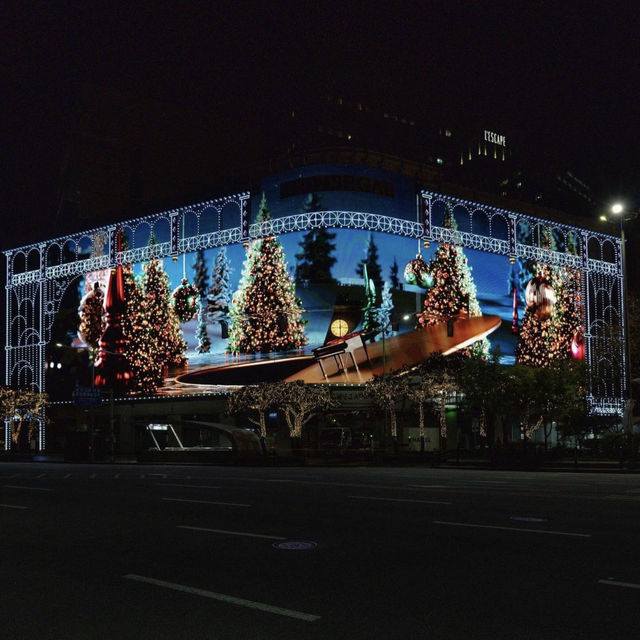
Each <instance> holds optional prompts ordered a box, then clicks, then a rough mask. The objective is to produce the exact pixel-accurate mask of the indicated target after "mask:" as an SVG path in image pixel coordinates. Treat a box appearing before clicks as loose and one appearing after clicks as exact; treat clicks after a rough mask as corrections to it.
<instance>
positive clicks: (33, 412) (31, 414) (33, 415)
mask: <svg viewBox="0 0 640 640" xmlns="http://www.w3.org/2000/svg"><path fill="white" fill-rule="evenodd" d="M48 403H49V396H48V395H47V394H46V393H40V392H38V391H32V390H31V389H8V388H5V387H0V412H1V413H0V417H1V418H3V419H4V420H8V421H9V424H10V437H11V441H12V443H13V445H14V446H15V447H19V448H23V443H24V441H25V440H26V442H27V443H28V442H29V441H30V440H31V438H32V437H33V436H34V435H35V434H36V433H37V430H38V426H39V424H40V420H41V419H42V410H43V409H44V408H45V407H46V406H47V404H48ZM25 425H26V431H25ZM26 446H27V445H26V444H25V445H24V448H26Z"/></svg>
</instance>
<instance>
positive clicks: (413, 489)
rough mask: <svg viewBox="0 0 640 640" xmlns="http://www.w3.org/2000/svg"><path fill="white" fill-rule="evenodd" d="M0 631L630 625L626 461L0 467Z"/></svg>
mask: <svg viewBox="0 0 640 640" xmlns="http://www.w3.org/2000/svg"><path fill="white" fill-rule="evenodd" d="M0 523H1V528H0V541H1V542H2V551H1V552H0V558H1V565H0V579H1V582H0V584H2V596H1V600H0V602H1V604H0V614H1V616H2V618H1V619H2V632H0V637H2V638H7V639H13V638H20V639H21V638H25V639H31V638H35V639H38V640H40V639H48V638H50V639H65V640H66V639H84V638H87V639H89V638H91V639H93V638H118V639H127V638H135V639H137V640H141V639H146V638H153V639H163V638H172V639H175V638H212V639H216V640H217V639H227V638H228V639H237V638H243V639H244V638H249V639H253V638H256V639H274V640H275V639H288V638H291V639H293V638H295V639H300V638H310V639H313V638H331V639H333V638H345V639H346V638H349V639H352V638H367V639H371V638H381V639H389V638H391V639H393V638H439V639H447V638H456V639H457V638H465V640H468V639H470V638H473V639H476V638H487V639H489V638H491V639H492V640H495V639H496V638H505V639H506V638H509V639H513V638H516V639H527V638H531V639H534V638H535V639H546V638H563V639H566V638H614V637H615V638H635V637H640V614H639V613H638V611H640V550H639V545H638V539H639V536H640V476H638V475H631V474H606V473H598V474H579V473H576V474H567V473H553V472H549V473H536V472H532V473H529V472H515V473H514V472H508V471H481V470H470V469H467V470H465V469H455V470H453V469H446V468H437V469H423V468H362V467H358V468H325V467H317V468H237V467H189V466H181V467H160V466H138V465H117V464H110V465H80V464H76V465H67V464H63V463H58V464H48V463H44V462H43V463H40V464H28V463H24V464H20V463H2V464H0Z"/></svg>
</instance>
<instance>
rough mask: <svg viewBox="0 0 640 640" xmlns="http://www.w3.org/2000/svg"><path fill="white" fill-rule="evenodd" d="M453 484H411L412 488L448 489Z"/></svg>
mask: <svg viewBox="0 0 640 640" xmlns="http://www.w3.org/2000/svg"><path fill="white" fill-rule="evenodd" d="M450 486H451V485H449V486H447V485H446V484H410V485H409V487H411V488H412V489H448V488H449V487H450Z"/></svg>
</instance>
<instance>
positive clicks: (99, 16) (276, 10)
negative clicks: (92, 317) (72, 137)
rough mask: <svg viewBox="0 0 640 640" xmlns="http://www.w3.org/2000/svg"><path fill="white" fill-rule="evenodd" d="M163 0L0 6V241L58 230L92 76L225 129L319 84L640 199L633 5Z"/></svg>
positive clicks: (638, 23) (637, 20)
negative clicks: (77, 108) (493, 141)
mask: <svg viewBox="0 0 640 640" xmlns="http://www.w3.org/2000/svg"><path fill="white" fill-rule="evenodd" d="M163 4H164V3H161V2H152V3H143V2H126V3H125V2H100V3H95V2H83V3H74V2H53V3H52V2H12V1H11V0H9V1H8V2H3V3H2V9H1V11H2V15H1V16H0V19H1V24H2V25H3V38H2V41H3V42H2V47H3V49H4V51H3V54H4V55H3V65H2V66H3V73H4V75H5V77H4V80H3V83H2V86H3V91H2V94H3V99H2V103H1V104H2V118H1V121H2V122H1V125H0V126H1V127H2V145H1V151H0V152H1V153H2V163H1V167H0V168H1V174H0V189H1V191H0V197H1V203H0V206H1V207H2V219H3V222H4V224H3V231H2V241H1V242H0V244H1V245H2V247H1V248H3V249H6V248H10V247H12V246H15V244H16V241H18V240H19V241H20V242H21V243H22V242H27V241H31V240H33V241H35V240H39V239H43V238H47V237H52V236H55V235H57V233H56V229H55V228H50V229H49V228H48V227H47V225H51V222H48V221H51V220H52V219H53V218H54V213H55V211H56V207H57V202H58V185H59V177H60V174H61V166H62V162H63V155H64V148H65V140H66V137H67V136H68V132H69V131H70V130H71V129H72V128H73V126H74V123H73V121H72V118H73V117H74V116H73V115H72V113H73V105H74V103H75V101H76V98H77V95H78V92H79V91H81V90H82V88H83V87H87V86H91V85H99V86H105V87H111V88H115V89H118V90H121V91H123V92H125V93H127V94H130V95H132V96H135V97H137V98H140V99H154V100H160V101H163V102H166V103H167V104H171V105H173V106H174V107H176V108H178V109H182V108H184V110H185V113H188V112H189V110H193V109H196V110H199V111H208V112H211V113H213V114H220V115H221V116H224V117H231V118H233V119H235V120H236V121H237V122H238V127H239V128H242V126H243V123H246V122H248V121H251V120H255V119H256V118H265V115H267V116H268V114H269V113H270V111H271V110H273V109H275V108H280V107H282V106H283V105H286V104H288V103H289V102H291V101H292V100H296V99H298V98H309V97H313V96H316V95H317V96H323V95H326V94H332V95H344V96H346V97H347V98H350V99H352V100H362V101H365V102H368V103H374V104H378V105H380V106H381V107H382V108H386V107H388V108H390V109H395V110H397V111H398V112H402V113H407V114H415V116H416V119H418V118H419V119H420V120H422V121H425V120H429V119H430V118H433V119H437V120H440V119H442V118H446V119H447V120H448V121H449V122H452V123H458V122H459V123H469V122H472V123H473V122H476V121H478V122H480V121H482V122H484V123H495V129H496V130H500V129H502V128H517V129H519V130H524V131H526V132H527V133H528V139H529V140H534V141H535V142H536V144H537V145H539V151H540V156H541V157H542V158H544V157H545V155H548V156H549V157H551V158H554V159H560V160H562V161H564V162H566V164H567V166H570V167H573V168H575V171H576V173H578V174H579V175H581V176H584V178H585V179H586V180H587V181H588V182H589V183H590V184H591V185H592V186H593V188H594V191H595V194H596V196H597V197H598V198H599V199H600V200H601V201H602V203H603V206H604V204H605V203H607V202H609V201H610V200H611V199H613V198H623V199H625V200H626V201H627V203H628V204H629V206H631V207H635V208H638V207H640V186H639V184H640V181H639V180H638V177H639V176H640V162H639V160H638V157H639V156H638V150H637V149H638V140H639V139H640V136H639V135H638V123H640V114H639V112H638V111H639V106H638V105H639V104H640V101H639V100H638V87H639V86H640V49H639V45H638V42H639V39H638V33H640V12H639V10H638V9H637V8H634V6H635V7H637V5H636V3H633V2H625V3H618V2H607V3H599V4H591V3H581V2H575V3H573V2H560V3H543V2H528V3H521V2H514V1H511V2H499V1H495V2H455V1H451V0H450V1H449V2H442V3H441V2H416V3H413V2H385V3H381V2H380V3H378V2H371V1H369V2H341V3H336V2H320V3H317V4H319V5H320V7H319V8H318V7H316V6H315V4H316V3H308V2H293V1H292V2H277V1H272V2H263V3H254V2H206V3H202V4H200V3H197V2H188V3H171V4H172V5H173V7H172V8H168V7H164V6H163ZM312 5H313V6H312ZM211 195H212V196H214V195H219V194H211ZM13 216H19V220H20V223H19V224H18V225H12V224H8V220H10V219H13Z"/></svg>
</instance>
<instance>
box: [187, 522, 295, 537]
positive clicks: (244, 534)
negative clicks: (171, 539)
mask: <svg viewBox="0 0 640 640" xmlns="http://www.w3.org/2000/svg"><path fill="white" fill-rule="evenodd" d="M178 529H191V530H192V531H210V532H211V533H224V534H226V535H230V536H247V537H248V538H266V539H268V540H287V538H284V537H282V536H267V535H265V534H263V533H245V532H243V531H227V530H225V529H205V528H204V527H189V526H187V525H183V524H179V525H178Z"/></svg>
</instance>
